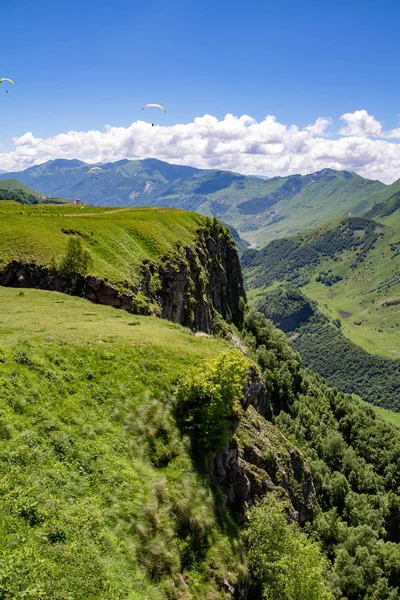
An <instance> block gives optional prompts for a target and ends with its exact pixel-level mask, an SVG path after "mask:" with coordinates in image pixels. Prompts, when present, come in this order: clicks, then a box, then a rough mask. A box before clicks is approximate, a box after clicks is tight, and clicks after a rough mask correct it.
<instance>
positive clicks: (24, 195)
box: [0, 179, 68, 204]
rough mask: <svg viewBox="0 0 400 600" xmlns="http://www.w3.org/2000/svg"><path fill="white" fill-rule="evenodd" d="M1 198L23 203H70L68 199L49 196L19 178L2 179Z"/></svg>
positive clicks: (0, 182) (0, 181) (0, 186)
mask: <svg viewBox="0 0 400 600" xmlns="http://www.w3.org/2000/svg"><path fill="white" fill-rule="evenodd" d="M0 200H13V201H14V202H20V203H21V204H68V200H64V199H62V198H55V197H52V198H49V197H48V196H46V195H45V194H41V193H40V192H37V191H36V190H34V189H32V188H30V187H29V186H27V185H25V184H23V183H21V182H20V181H18V180H17V179H4V180H0Z"/></svg>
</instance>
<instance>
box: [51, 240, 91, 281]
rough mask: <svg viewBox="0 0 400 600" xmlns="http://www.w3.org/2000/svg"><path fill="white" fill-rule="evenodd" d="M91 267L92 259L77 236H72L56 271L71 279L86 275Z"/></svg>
mask: <svg viewBox="0 0 400 600" xmlns="http://www.w3.org/2000/svg"><path fill="white" fill-rule="evenodd" d="M92 265H93V259H92V257H91V256H90V253H89V252H88V250H86V249H85V248H84V247H83V245H82V240H81V238H80V237H78V236H72V237H70V238H69V240H68V245H67V251H66V253H65V255H64V256H63V258H62V259H61V262H60V265H59V267H58V270H59V272H60V273H62V274H63V275H67V276H68V277H72V276H74V275H78V274H79V275H86V274H87V272H88V271H89V269H90V268H91V267H92Z"/></svg>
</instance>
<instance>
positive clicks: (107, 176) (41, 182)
mask: <svg viewBox="0 0 400 600" xmlns="http://www.w3.org/2000/svg"><path fill="white" fill-rule="evenodd" d="M99 164H101V163H99ZM90 166H91V165H90V164H89V163H86V162H83V161H80V160H78V159H54V160H50V161H47V162H46V163H43V164H41V165H37V166H33V167H29V168H28V169H26V170H24V171H19V172H15V173H1V174H0V181H1V180H2V179H6V178H10V177H15V178H17V179H19V180H20V181H21V182H22V183H24V184H25V185H29V186H31V187H33V188H35V189H40V190H41V192H42V193H44V194H47V195H52V196H60V197H66V198H69V199H72V200H73V199H76V198H79V199H80V200H81V201H82V202H84V203H86V204H94V205H98V206H117V205H118V206H164V207H170V208H182V209H184V210H194V211H196V212H199V213H201V214H205V215H207V216H217V217H218V218H220V219H222V220H223V221H224V222H226V223H227V224H228V225H230V226H233V227H234V228H235V229H236V230H237V231H238V233H239V235H240V236H241V237H242V238H243V239H245V240H246V241H247V242H249V243H250V244H252V246H253V247H255V246H261V245H263V244H264V243H266V242H267V241H270V240H271V239H276V238H280V237H286V236H287V235H291V234H294V233H298V232H300V231H303V230H305V229H310V228H312V227H314V226H316V225H318V224H321V223H323V222H325V221H327V220H330V219H333V218H338V217H343V216H345V215H347V214H349V213H352V214H356V215H360V216H361V215H362V214H363V213H364V212H366V211H369V210H371V209H373V206H374V205H375V204H378V203H382V202H384V201H385V199H386V198H387V197H389V196H390V195H393V193H394V192H395V191H397V189H400V182H395V184H393V185H394V188H393V187H392V186H387V185H385V184H384V183H382V182H380V181H377V180H369V179H365V178H363V177H361V176H360V175H358V174H356V173H353V172H350V171H336V170H334V169H329V168H326V169H322V170H320V171H317V172H315V173H311V174H307V175H300V174H293V175H289V176H287V177H272V178H269V179H263V178H260V177H257V176H252V175H242V174H240V173H235V172H232V171H223V170H218V169H198V168H196V167H190V166H185V165H175V164H170V163H166V162H164V161H160V160H158V159H155V158H146V159H143V160H128V159H122V160H119V161H116V162H106V163H104V164H102V169H103V171H102V172H101V173H100V174H99V175H97V176H93V175H90V174H89V175H88V174H87V171H88V168H89V167H90Z"/></svg>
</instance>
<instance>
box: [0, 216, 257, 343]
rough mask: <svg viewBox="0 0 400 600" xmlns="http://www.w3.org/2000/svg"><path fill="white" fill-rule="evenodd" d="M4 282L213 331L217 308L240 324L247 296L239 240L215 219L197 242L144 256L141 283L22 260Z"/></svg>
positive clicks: (1, 275)
mask: <svg viewBox="0 0 400 600" xmlns="http://www.w3.org/2000/svg"><path fill="white" fill-rule="evenodd" d="M0 285H3V286H11V287H22V288H23V287H27V288H37V289H44V290H51V291H58V292H63V293H66V294H70V295H77V296H82V297H85V298H87V299H88V300H90V301H92V302H95V303H97V304H107V305H110V306H114V307H115V308H122V309H125V310H128V311H131V312H133V313H137V314H147V315H149V314H155V315H157V316H160V317H162V318H164V319H169V320H171V321H173V322H174V323H180V324H181V325H184V326H187V327H191V328H192V329H198V330H201V331H205V332H210V331H211V330H212V327H213V316H214V311H217V312H218V313H219V314H220V315H221V316H222V317H223V319H224V320H225V321H227V322H228V323H234V324H235V325H238V326H240V325H241V323H242V319H243V309H244V305H245V299H246V294H245V291H244V287H243V278H242V273H241V269H240V263H239V258H238V253H237V250H236V248H235V245H234V242H233V240H232V238H231V236H230V234H229V231H228V230H227V229H226V228H225V227H223V226H222V225H221V224H219V223H218V222H216V221H215V220H214V221H210V223H209V224H208V225H207V226H205V227H203V228H200V229H199V230H198V231H197V232H196V240H195V244H194V245H192V246H179V245H178V246H177V248H176V249H174V252H172V253H171V254H168V255H165V256H163V257H162V258H161V259H158V260H156V261H151V260H149V259H146V260H144V261H143V264H142V267H141V280H140V283H139V284H138V285H137V286H133V285H130V284H129V283H128V282H127V281H124V282H117V283H113V284H111V283H109V282H107V281H105V280H102V279H100V278H98V277H96V276H94V275H90V276H86V277H84V276H82V275H79V274H77V275H76V276H75V277H72V278H71V277H66V276H64V275H62V274H61V273H59V272H56V271H54V270H50V269H49V268H48V267H45V266H42V265H39V264H36V263H23V262H21V261H17V260H14V261H11V262H10V263H9V264H8V265H7V266H6V267H5V268H4V269H3V270H2V271H0Z"/></svg>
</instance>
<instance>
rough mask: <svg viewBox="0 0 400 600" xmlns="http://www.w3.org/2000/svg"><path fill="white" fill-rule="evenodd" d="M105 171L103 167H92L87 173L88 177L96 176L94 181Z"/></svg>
mask: <svg viewBox="0 0 400 600" xmlns="http://www.w3.org/2000/svg"><path fill="white" fill-rule="evenodd" d="M102 172H103V169H102V168H101V167H90V169H89V171H87V172H86V175H89V174H90V175H95V177H94V179H97V175H99V173H102ZM90 181H91V182H92V181H93V179H91V180H90Z"/></svg>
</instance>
